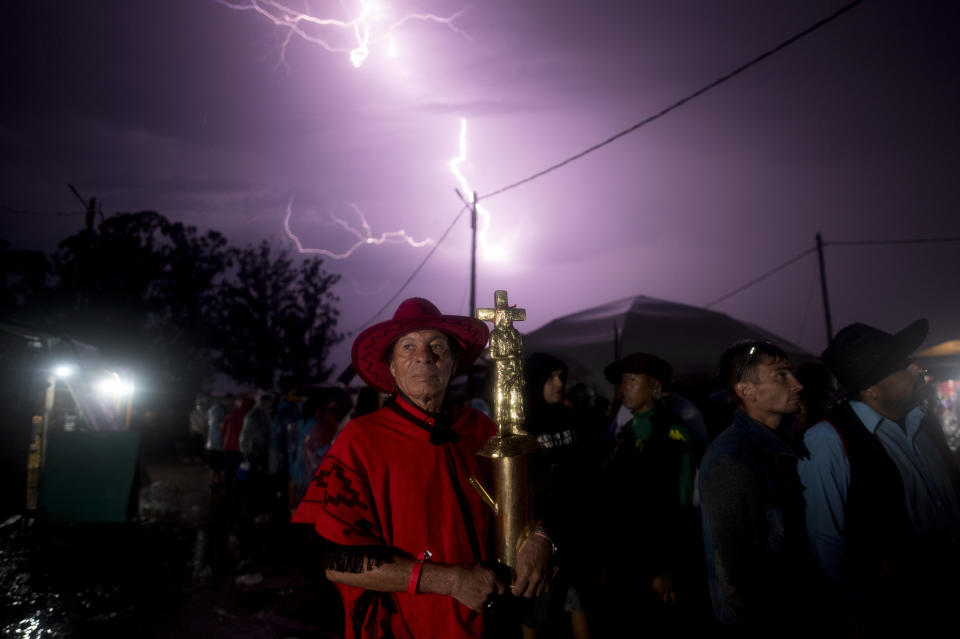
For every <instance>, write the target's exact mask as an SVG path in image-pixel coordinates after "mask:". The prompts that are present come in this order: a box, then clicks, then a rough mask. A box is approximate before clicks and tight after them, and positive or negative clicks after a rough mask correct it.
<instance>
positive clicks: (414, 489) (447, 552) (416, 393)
mask: <svg viewBox="0 0 960 639" xmlns="http://www.w3.org/2000/svg"><path fill="white" fill-rule="evenodd" d="M487 336H488V330H487V326H486V324H484V323H483V322H481V321H479V320H475V319H472V318H469V317H461V316H456V315H442V314H441V313H440V311H439V310H437V307H436V306H434V305H433V304H432V303H430V302H429V301H427V300H425V299H422V298H411V299H408V300H406V301H404V302H403V303H402V304H400V306H399V308H398V309H397V311H396V313H395V314H394V316H393V319H391V320H388V321H386V322H381V323H380V324H377V325H375V326H371V327H370V328H368V329H366V330H365V331H363V332H362V333H360V335H358V336H357V338H356V340H355V341H354V343H353V366H354V369H356V371H357V374H358V375H359V376H360V377H361V378H362V379H363V380H364V381H365V382H367V383H368V384H370V385H371V386H373V387H374V388H376V389H378V390H380V391H381V392H384V393H388V394H390V395H391V398H390V400H389V401H388V402H387V404H386V405H385V406H384V407H383V408H381V409H379V410H377V411H374V412H373V413H369V414H367V415H363V416H361V417H358V418H356V419H354V420H353V421H351V422H350V423H349V424H347V426H346V427H345V428H344V429H343V431H341V433H340V435H339V436H338V437H337V440H336V441H335V442H334V444H333V446H332V447H331V448H330V451H329V452H328V453H327V454H326V456H325V457H324V459H323V461H322V462H321V464H320V467H319V468H318V469H317V473H316V476H315V480H314V482H313V483H312V484H311V485H310V487H309V488H308V490H307V493H306V495H305V497H304V499H303V501H302V502H301V503H300V505H299V507H298V508H297V511H296V512H295V513H294V516H293V521H294V522H295V523H310V524H313V525H314V527H315V529H316V531H317V532H318V533H319V534H320V536H321V537H322V538H323V539H324V540H325V541H326V542H327V558H326V576H327V577H328V578H329V579H330V580H331V581H332V582H334V583H335V584H336V586H337V589H338V590H339V592H340V595H341V597H342V598H343V603H344V609H345V612H346V617H347V620H346V638H347V639H352V638H354V637H364V638H366V637H394V638H398V639H399V638H411V639H412V638H413V637H416V638H417V639H420V638H424V637H426V638H436V639H447V638H463V639H467V638H477V637H480V636H481V635H482V634H483V632H484V619H483V615H482V614H479V613H480V612H482V611H483V610H484V607H485V605H487V604H488V603H489V602H490V601H492V598H493V597H494V595H497V594H502V593H503V592H504V591H505V589H506V588H507V587H509V586H508V585H507V584H505V583H504V582H503V581H501V579H500V577H498V576H497V575H496V574H495V573H494V572H493V571H491V570H490V569H489V568H487V566H486V565H485V563H484V562H485V560H487V558H488V545H489V544H488V542H489V540H490V527H491V526H490V523H491V512H490V509H489V508H488V507H487V505H486V504H485V503H483V501H482V500H481V499H480V496H479V495H478V494H477V493H476V491H475V490H474V489H473V488H472V487H471V485H470V481H469V480H470V478H472V477H477V478H479V479H481V482H482V483H486V484H487V485H489V477H488V474H489V471H490V469H489V460H487V459H486V458H482V457H478V456H477V455H476V452H477V451H478V450H479V449H480V447H481V446H483V445H484V444H485V443H486V442H487V440H488V439H489V438H490V437H491V436H493V435H494V434H495V432H496V427H495V426H494V424H493V423H492V422H491V421H490V420H489V419H488V418H487V417H486V416H484V415H483V414H481V413H479V412H477V411H474V410H473V409H470V408H466V407H463V406H453V405H451V402H450V400H449V397H448V396H447V386H448V385H449V383H450V380H451V379H452V377H453V376H454V375H455V374H457V373H458V372H464V371H466V370H467V368H468V367H469V366H470V365H471V364H472V363H473V361H474V360H475V359H476V358H477V356H479V355H480V353H481V351H482V350H483V348H484V345H485V344H486V341H487ZM551 552H552V544H551V542H550V540H549V539H547V538H545V537H543V536H541V535H538V534H531V535H529V536H528V537H527V538H526V539H525V540H524V541H523V543H522V544H521V546H520V548H519V551H518V554H517V571H516V572H517V579H516V583H515V584H514V585H513V587H512V592H513V594H515V595H520V596H525V597H532V596H534V595H538V594H540V593H541V592H542V591H543V589H544V588H545V587H546V585H547V577H548V570H547V561H548V560H549V558H550V555H551Z"/></svg>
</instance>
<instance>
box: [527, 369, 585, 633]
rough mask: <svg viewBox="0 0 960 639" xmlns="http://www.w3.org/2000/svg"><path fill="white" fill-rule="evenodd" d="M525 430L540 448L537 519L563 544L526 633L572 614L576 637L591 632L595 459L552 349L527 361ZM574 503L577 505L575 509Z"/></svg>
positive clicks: (535, 471)
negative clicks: (586, 598)
mask: <svg viewBox="0 0 960 639" xmlns="http://www.w3.org/2000/svg"><path fill="white" fill-rule="evenodd" d="M523 372H524V408H525V411H526V421H525V424H524V430H526V431H527V432H529V433H530V434H531V435H533V436H534V437H536V439H537V442H538V443H539V444H540V449H539V450H538V451H537V452H536V453H534V454H533V455H532V456H531V471H532V472H531V477H532V480H531V484H532V486H533V491H534V498H533V503H534V518H535V519H536V520H537V521H539V522H541V523H542V525H543V526H545V527H546V529H548V530H550V531H551V534H552V535H553V536H554V539H555V540H556V543H557V546H558V547H559V548H564V549H565V550H564V553H563V558H562V559H561V564H560V565H559V568H560V572H559V573H558V575H557V577H558V581H557V583H555V584H554V587H552V588H551V589H550V591H549V592H546V593H544V594H543V595H542V596H541V597H538V598H537V599H536V600H535V601H534V602H533V604H532V605H531V607H530V610H528V612H527V614H526V615H525V617H524V620H523V625H524V637H525V638H529V637H532V636H535V635H536V632H537V631H539V630H541V629H548V628H549V629H553V627H552V624H555V623H557V620H558V619H559V618H561V617H563V616H564V614H565V613H569V614H570V627H571V631H572V633H573V636H574V637H575V638H576V639H580V638H581V637H589V636H590V631H589V624H588V622H587V615H586V611H585V609H584V605H583V601H582V599H581V593H582V591H583V585H582V584H583V583H584V582H585V581H586V580H587V579H586V578H585V575H584V568H585V566H584V564H585V563H586V562H585V561H584V559H585V558H586V556H587V555H588V553H587V552H586V551H587V548H588V546H587V543H586V536H587V528H588V526H587V524H586V522H587V520H590V519H591V517H590V516H589V515H590V514H592V513H588V512H587V510H586V503H587V501H586V500H585V499H584V496H585V495H587V494H588V493H589V486H590V485H591V484H590V478H591V477H592V476H593V473H591V472H589V471H590V468H589V465H590V461H591V458H590V456H589V454H588V451H587V450H585V447H584V446H583V445H582V443H581V440H582V434H581V431H582V428H581V426H582V425H581V424H580V423H579V422H578V417H579V416H578V414H577V411H575V410H574V409H573V408H571V407H570V406H568V405H567V404H566V402H565V401H564V395H565V391H566V383H567V365H566V364H565V363H564V362H563V361H561V360H559V359H557V358H556V357H554V356H553V355H549V354H547V353H533V354H532V355H530V356H528V357H527V359H526V361H525V362H524V365H523ZM571 504H578V507H576V508H571V507H570V505H571Z"/></svg>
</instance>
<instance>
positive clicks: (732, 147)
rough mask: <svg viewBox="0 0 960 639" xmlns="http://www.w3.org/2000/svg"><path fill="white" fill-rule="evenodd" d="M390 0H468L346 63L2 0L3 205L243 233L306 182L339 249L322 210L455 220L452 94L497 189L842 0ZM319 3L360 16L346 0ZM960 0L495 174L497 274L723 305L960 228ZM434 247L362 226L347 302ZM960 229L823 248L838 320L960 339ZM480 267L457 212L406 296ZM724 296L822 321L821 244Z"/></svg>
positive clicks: (489, 292) (886, 8)
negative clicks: (917, 322) (92, 204)
mask: <svg viewBox="0 0 960 639" xmlns="http://www.w3.org/2000/svg"><path fill="white" fill-rule="evenodd" d="M244 1H245V0H235V3H236V4H242V3H243V2H244ZM290 4H291V6H296V7H298V8H302V7H304V6H305V5H304V4H301V3H296V2H293V1H292V0H291V3H290ZM344 4H345V5H346V6H348V7H350V6H358V4H357V5H355V4H354V3H352V2H350V0H345V1H344ZM382 4H383V5H384V6H385V7H387V9H389V10H390V11H391V12H392V13H393V14H394V15H396V16H399V15H401V14H404V13H412V12H417V13H428V12H429V13H434V14H437V15H441V16H449V15H452V14H454V13H455V12H457V11H458V10H461V9H463V10H464V11H463V13H462V14H460V15H459V17H457V18H456V21H455V24H456V26H457V27H458V28H459V29H460V30H462V33H458V32H456V31H454V30H451V29H448V28H446V27H445V26H443V25H442V24H438V23H434V22H416V21H411V22H407V23H405V24H404V25H402V26H401V27H400V28H398V29H397V30H395V31H394V32H393V35H394V38H395V43H396V48H397V52H398V57H396V58H392V57H389V56H388V55H387V49H386V47H385V46H380V47H376V46H375V47H372V48H371V53H370V57H369V58H368V59H367V61H366V62H365V63H364V65H363V66H361V67H360V68H354V67H353V66H352V65H351V64H350V61H349V59H348V57H347V55H346V54H341V53H331V52H328V51H326V50H324V49H323V48H321V47H319V46H317V45H315V44H311V43H309V42H306V41H304V40H301V39H296V38H295V39H293V40H291V41H290V42H289V44H288V46H287V47H286V52H285V56H282V51H281V47H282V44H283V40H284V34H285V32H284V31H283V29H282V28H279V27H275V26H274V25H273V24H271V23H270V22H268V21H267V20H266V19H265V18H263V17H262V16H260V15H257V14H256V13H254V12H252V11H234V10H231V9H229V8H227V7H225V6H223V5H221V4H218V3H216V2H213V1H212V0H163V1H162V2H156V1H152V2H148V1H145V0H98V1H97V2H91V1H77V2H60V1H55V0H43V1H40V0H36V1H33V2H29V3H16V4H15V5H14V4H13V3H4V5H3V7H2V8H0V50H2V56H3V57H2V59H3V64H2V67H3V81H2V87H3V91H2V97H0V114H2V117H0V143H2V148H3V149H4V152H3V153H2V156H0V166H2V171H0V204H2V205H4V206H6V207H12V208H15V209H22V210H29V211H41V212H42V211H46V212H70V211H74V212H77V213H79V211H80V206H79V203H78V202H77V200H76V199H75V197H74V196H73V195H72V194H71V193H70V192H69V190H68V189H67V187H66V184H67V183H68V182H69V183H72V184H74V185H76V186H77V188H78V189H79V190H80V192H81V193H82V194H83V195H84V197H91V196H96V197H97V198H98V199H99V200H101V201H102V202H103V205H104V209H105V212H107V213H113V212H117V211H137V210H144V209H153V210H157V211H159V212H160V213H162V214H164V215H166V216H168V217H170V218H172V219H175V220H182V221H185V222H188V223H191V224H195V225H197V226H200V227H202V228H205V227H212V228H216V229H218V230H220V231H222V232H223V233H225V234H226V235H227V237H228V238H230V240H231V241H232V242H234V243H236V244H243V243H246V242H259V241H260V240H261V239H262V238H273V239H274V240H275V241H276V243H277V244H278V245H281V244H283V245H288V246H289V245H290V242H289V240H288V239H287V237H286V235H285V233H284V227H283V223H284V218H285V216H286V209H287V204H288V202H289V201H290V200H291V198H292V199H293V209H292V212H293V214H292V217H291V225H292V228H293V230H294V231H295V232H296V233H297V235H298V237H299V239H300V241H301V242H302V244H303V245H304V246H305V247H312V248H322V249H327V250H331V251H335V252H345V251H346V250H347V249H349V248H350V246H351V245H352V244H353V243H354V242H355V241H356V237H355V236H353V235H350V234H349V233H347V232H346V231H345V230H344V229H343V228H342V227H340V226H338V225H336V224H335V223H334V222H333V219H332V218H331V214H332V215H335V216H337V217H339V218H341V219H343V220H345V221H348V222H350V223H352V224H354V225H355V226H359V223H360V220H359V218H358V217H357V213H356V209H359V210H361V211H362V212H363V213H364V214H365V216H366V219H367V221H368V222H369V224H370V228H371V231H372V234H373V235H374V236H379V235H380V234H381V233H384V232H389V231H396V230H399V229H404V230H405V231H406V232H407V233H409V234H410V236H412V237H413V238H415V239H417V240H421V239H424V238H427V237H429V238H433V239H437V238H438V237H439V236H440V235H441V234H442V233H443V231H444V230H445V229H446V228H447V227H448V225H449V224H450V223H451V221H452V220H453V218H454V216H455V215H456V214H457V212H458V211H459V210H460V208H461V202H460V200H459V198H458V197H457V196H456V194H455V193H454V188H455V187H457V186H458V182H457V179H456V178H455V177H454V175H453V174H452V173H451V172H450V170H449V166H448V163H449V161H450V160H451V159H452V158H454V157H455V156H456V155H457V153H458V134H459V127H460V118H461V117H463V118H466V119H467V121H468V132H467V133H468V134H467V139H468V147H469V151H468V155H469V157H468V160H467V161H466V162H465V163H464V164H463V165H462V171H463V174H464V175H465V176H466V178H467V179H468V180H469V182H470V185H471V187H472V188H474V189H476V190H477V191H479V193H480V194H481V195H483V194H484V193H489V192H491V191H494V190H496V189H499V188H500V187H502V186H505V185H507V184H510V183H513V182H515V181H517V180H520V179H522V178H525V177H527V176H528V175H531V174H533V173H535V172H537V171H539V170H541V169H543V168H546V167H547V166H549V165H551V164H553V163H555V162H557V161H559V160H562V159H564V158H566V157H567V156H570V155H572V154H574V153H577V152H579V151H581V150H583V149H584V148H586V147H589V146H591V145H592V144H595V143H597V142H599V141H601V140H603V139H605V138H606V137H608V136H610V135H612V134H614V133H616V132H618V131H620V130H622V129H625V128H627V127H629V126H630V125H632V124H634V123H636V122H638V121H640V120H642V119H644V118H646V117H647V116H650V115H652V114H654V113H656V112H658V111H660V110H661V109H663V108H664V107H666V106H669V105H670V104H672V103H673V102H675V101H676V100H678V99H680V98H682V97H684V96H686V95H688V94H690V93H691V92H693V91H695V90H696V89H699V88H700V87H702V86H704V85H706V84H708V83H709V82H711V81H713V80H714V79H716V78H717V77H719V76H721V75H724V74H725V73H727V72H729V71H731V70H732V69H734V68H736V67H737V66H739V65H740V64H742V63H744V62H746V61H747V60H750V59H751V58H753V57H755V56H756V55H758V54H760V53H762V52H763V51H765V50H767V49H770V48H772V47H773V46H775V45H777V44H779V43H780V42H781V41H783V40H785V39H787V38H788V37H790V36H792V35H794V34H795V33H797V32H799V31H801V30H802V29H804V28H806V27H807V26H809V25H810V24H812V23H814V22H816V21H817V20H819V19H821V18H823V17H826V16H827V15H830V14H832V13H833V12H834V11H836V10H837V9H839V8H840V7H842V6H844V4H846V3H845V2H843V1H826V0H816V1H814V0H810V1H800V0H795V1H792V2H786V1H761V0H754V1H733V0H725V1H722V2H721V1H716V0H714V1H706V0H698V1H689V2H664V1H661V2H652V1H650V2H648V1H634V2H627V1H619V2H603V3H598V2H584V1H583V0H476V1H475V2H472V3H469V2H460V1H459V0H450V1H440V0H431V1H426V2H418V1H417V0H406V1H401V0H397V1H395V2H387V1H384V2H382ZM311 6H312V7H313V9H314V13H315V14H316V15H321V14H322V12H323V10H324V9H323V8H324V7H327V8H328V10H329V11H331V12H333V13H331V14H330V15H332V16H333V17H339V18H345V17H347V16H346V14H344V13H343V11H342V8H341V6H340V4H338V3H337V2H332V1H331V2H325V1H321V0H314V2H312V3H311ZM598 6H606V7H608V8H607V9H606V10H600V9H597V8H596V7H598ZM958 14H960V9H958V8H957V5H956V3H955V2H951V1H940V2H919V3H905V2H900V1H892V0H891V1H886V0H868V1H866V2H864V3H863V4H862V5H860V6H858V7H856V8H854V9H853V10H852V11H850V12H848V13H847V14H845V15H843V16H841V17H840V18H838V19H837V20H835V21H834V22H832V23H830V24H829V25H827V26H826V27H824V28H822V29H820V30H818V31H816V32H815V33H813V34H811V35H809V36H807V37H806V38H804V39H802V40H800V41H799V42H797V43H796V44H794V45H792V46H790V47H788V48H787V49H785V50H783V51H781V52H779V53H778V54H776V55H774V56H773V57H771V58H768V59H767V60H765V61H763V62H761V63H759V64H758V65H757V66H755V67H753V68H751V69H749V70H747V71H746V72H744V73H743V74H741V75H739V76H737V77H736V78H734V79H732V80H731V81H729V82H727V83H725V84H724V85H722V86H720V87H718V88H716V89H714V90H712V91H710V92H709V93H707V94H705V95H703V96H701V97H699V98H697V99H695V100H694V101H692V102H690V103H689V104H687V105H685V106H683V107H681V108H679V109H677V110H676V111H674V112H672V113H670V114H668V115H666V116H665V117H663V118H661V119H659V120H657V121H655V122H653V123H652V124H650V125H648V126H645V127H643V128H641V129H639V130H638V131H636V132H634V133H632V134H630V135H629V136H627V137H625V138H623V139H620V140H618V141H617V142H614V143H613V144H611V145H609V146H607V147H605V148H603V149H601V150H599V151H597V152H595V153H593V154H591V155H589V156H587V157H585V158H583V159H581V160H578V161H576V162H574V163H572V164H570V165H568V166H566V167H564V168H561V169H559V170H557V171H555V172H553V173H550V174H548V175H547V176H545V177H542V178H540V179H537V180H535V181H533V182H531V183H528V184H525V185H523V186H520V187H518V188H516V189H513V190H510V191H508V192H506V193H503V194H502V195H498V196H496V197H493V198H490V199H489V200H487V201H484V202H481V205H482V206H483V207H485V208H486V209H487V210H488V211H489V212H490V215H491V228H490V239H489V241H490V242H491V244H492V245H494V246H495V247H496V248H497V249H498V250H500V251H502V252H504V254H505V255H506V257H505V258H504V259H500V260H488V259H481V261H480V263H479V267H478V271H479V274H478V286H477V289H478V302H479V303H480V304H482V305H489V304H490V303H492V300H493V290H494V289H496V288H505V289H507V290H508V291H509V293H510V298H511V301H514V302H516V303H518V304H520V305H522V306H524V307H526V309H527V315H528V318H529V319H528V321H527V322H526V325H525V326H523V327H522V328H524V329H526V330H531V329H533V328H536V327H538V326H540V325H542V324H544V323H546V322H547V321H549V320H551V319H553V318H555V317H557V316H559V315H562V314H565V313H568V312H573V311H576V310H580V309H582V308H585V307H587V306H592V305H595V304H600V303H604V302H607V301H610V300H614V299H617V298H621V297H626V296H630V295H635V294H645V295H649V296H653V297H659V298H663V299H668V300H672V301H677V302H682V303H687V304H693V305H703V304H706V303H708V302H710V301H711V300H713V299H715V298H717V297H719V296H721V295H723V294H724V293H726V292H728V291H730V290H732V289H734V288H736V287H738V286H740V285H741V284H744V283H745V282H747V281H749V280H750V279H752V278H754V277H756V276H758V275H760V274H761V273H763V272H765V271H767V270H768V269H770V268H772V267H774V266H776V265H778V264H780V263H782V262H784V261H785V260H787V259H788V258H790V257H791V256H793V255H795V254H797V253H799V252H800V251H803V250H804V249H806V248H809V247H812V246H813V244H814V236H815V234H816V233H817V232H818V231H819V232H822V233H823V236H824V238H825V240H826V241H828V242H829V241H841V240H886V239H896V238H904V239H905V238H928V237H958V236H960V215H957V214H956V211H957V210H958V209H960V206H958V204H960V187H958V178H957V174H958V168H960V117H958V116H957V114H958V113H960V74H958V73H957V69H958V68H960V37H958V36H960V34H958V32H957V27H956V25H957V24H958V20H957V18H958V17H960V15H958ZM375 24H378V25H380V26H381V27H382V26H385V25H387V24H389V23H388V22H387V23H375ZM334 35H336V34H334ZM344 43H346V40H344ZM284 62H285V64H284ZM354 207H356V209H355V208H354ZM0 220H2V228H0V237H4V238H6V239H7V240H8V241H10V242H11V243H12V244H14V246H17V247H20V248H40V249H51V248H53V247H54V245H55V243H56V242H57V241H59V240H60V239H62V238H63V237H65V236H66V235H67V234H69V233H72V232H75V231H76V230H79V228H80V226H81V225H82V215H79V214H78V215H76V216H74V217H67V216H52V215H48V216H25V215H15V214H12V213H10V212H9V211H2V212H0ZM429 248H430V247H429V246H425V247H422V248H415V247H412V246H409V245H406V244H394V245H381V246H375V245H366V246H362V247H360V248H359V249H357V250H356V251H355V252H354V253H353V254H352V255H351V256H350V257H349V258H346V259H342V260H332V259H330V260H327V266H328V268H329V269H330V270H333V271H336V272H340V273H342V274H343V275H344V280H343V282H342V284H341V285H340V286H339V287H338V292H339V294H340V296H341V298H342V311H343V315H342V321H341V328H342V329H343V330H345V331H351V330H352V329H355V328H357V327H359V326H360V325H361V324H362V323H364V322H365V321H366V320H367V319H369V318H370V316H371V315H372V314H373V313H374V312H376V311H377V310H378V309H379V308H380V307H381V306H382V305H383V304H384V303H385V302H386V300H387V299H388V298H389V297H390V296H392V295H393V294H394V293H395V292H396V291H397V289H398V288H399V287H400V285H401V284H402V283H403V281H404V280H406V278H407V277H408V276H409V275H410V273H411V272H412V271H413V269H414V268H415V267H416V266H417V265H418V264H419V263H420V261H421V260H422V259H423V258H424V256H425V255H426V252H427V251H428V250H429ZM958 249H960V244H929V245H919V246H882V247H872V246H863V247H860V246H858V247H849V246H835V247H828V248H827V254H826V261H827V268H828V276H829V287H830V294H831V303H832V306H833V313H834V327H835V329H838V328H840V327H842V326H843V325H845V324H847V323H849V322H852V321H866V322H868V323H872V324H874V325H877V326H879V327H881V328H884V329H886V330H891V331H892V330H899V329H900V328H902V327H903V326H905V325H906V324H907V323H908V322H909V321H911V320H913V319H915V318H916V317H919V316H926V317H929V318H930V320H931V325H932V330H931V335H930V337H929V339H928V342H927V343H928V344H933V343H936V342H939V341H942V340H945V339H948V338H958V337H960V295H958V294H957V286H956V284H955V282H956V280H957V273H958V271H960V250H958ZM468 287H469V223H468V217H467V216H466V215H465V216H463V217H462V218H461V220H460V221H459V222H458V223H457V225H456V226H455V227H454V228H453V230H452V231H451V233H450V235H449V236H448V238H447V239H446V240H445V241H444V242H443V244H441V246H440V248H439V249H438V250H437V252H436V253H435V254H434V256H433V258H431V260H430V261H429V262H427V264H426V266H425V267H424V269H423V270H422V271H421V273H420V274H419V275H418V276H417V278H416V279H414V281H413V282H412V283H411V285H410V286H409V287H408V288H407V289H406V290H405V291H404V293H403V294H402V295H401V297H400V298H399V299H403V298H404V297H409V296H412V295H422V296H425V297H428V298H430V299H432V300H434V301H435V302H436V303H437V304H438V306H440V308H441V310H443V311H446V312H466V311H467V304H468ZM399 299H398V302H399ZM395 306H396V302H395V303H394V304H393V305H392V307H391V308H390V310H389V312H388V313H386V314H385V315H387V316H388V315H389V314H390V313H392V311H393V308H395ZM715 309H716V310H719V311H723V312H726V313H728V314H730V315H732V316H734V317H737V318H740V319H744V320H747V321H751V322H754V323H757V324H759V325H761V326H763V327H765V328H767V329H769V330H771V331H773V332H774V333H777V334H779V335H782V336H783V337H784V338H785V339H788V340H790V341H792V342H794V343H797V344H800V345H802V346H804V347H806V348H808V349H810V350H811V351H813V352H819V351H820V350H821V349H822V348H823V347H824V346H825V334H824V333H825V330H824V323H823V312H822V307H821V302H820V292H819V280H818V273H817V264H816V257H815V255H810V256H807V257H806V258H804V259H803V260H801V261H799V262H798V263H796V264H794V265H793V266H790V267H789V268H787V269H785V270H783V271H781V272H780V273H778V274H776V275H774V276H773V277H771V278H769V279H768V280H766V281H765V282H763V283H761V284H759V285H757V286H754V287H752V288H750V289H749V290H747V291H745V292H743V293H741V294H739V295H736V296H734V297H732V298H730V299H729V300H727V301H725V302H723V303H721V304H719V305H717V306H716V307H715ZM379 319H383V317H381V318H379ZM350 341H351V339H350V338H348V339H347V340H346V343H345V344H344V347H343V348H340V349H338V351H337V358H338V362H337V368H338V369H339V368H340V367H341V366H342V365H344V364H345V363H346V361H347V359H346V352H347V349H346V346H347V345H348V344H349V342H350Z"/></svg>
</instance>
